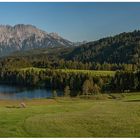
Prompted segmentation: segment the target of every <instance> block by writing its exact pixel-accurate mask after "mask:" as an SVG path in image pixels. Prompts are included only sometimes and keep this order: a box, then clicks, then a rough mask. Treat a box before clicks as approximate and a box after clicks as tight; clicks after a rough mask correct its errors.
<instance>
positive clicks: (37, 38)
mask: <svg viewBox="0 0 140 140" xmlns="http://www.w3.org/2000/svg"><path fill="white" fill-rule="evenodd" d="M72 44H73V43H72V42H70V41H68V40H66V39H64V38H62V37H60V36H59V35H58V34H57V33H47V32H46V31H43V30H40V29H38V28H36V27H35V26H33V25H24V24H18V25H15V26H9V25H0V55H5V54H9V53H11V52H13V51H17V50H29V49H34V48H45V47H60V46H63V47H70V46H72Z"/></svg>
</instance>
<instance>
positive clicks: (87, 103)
mask: <svg viewBox="0 0 140 140" xmlns="http://www.w3.org/2000/svg"><path fill="white" fill-rule="evenodd" d="M138 94H140V93H138ZM127 98H129V97H127V95H126V96H125V97H124V98H122V99H120V100H115V99H106V100H91V99H80V98H57V99H55V100H53V99H34V100H25V101H24V102H25V103H26V105H27V107H26V108H6V106H7V105H9V106H10V105H11V106H12V105H14V106H16V105H17V106H18V105H19V103H20V101H0V114H1V115H0V137H140V102H135V101H131V102H127ZM134 98H135V99H137V100H138V99H139V97H138V95H136V94H134V95H131V99H134ZM131 99H130V98H129V99H128V101H130V100H131Z"/></svg>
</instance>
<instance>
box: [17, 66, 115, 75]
mask: <svg viewBox="0 0 140 140" xmlns="http://www.w3.org/2000/svg"><path fill="white" fill-rule="evenodd" d="M31 69H33V70H36V71H40V70H45V69H44V68H34V67H29V68H22V69H20V70H24V71H26V70H31ZM53 70H54V71H60V72H67V73H84V74H87V73H88V74H90V75H92V76H108V75H109V76H113V75H114V74H115V71H101V70H76V69H53Z"/></svg>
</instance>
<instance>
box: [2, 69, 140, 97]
mask: <svg viewBox="0 0 140 140" xmlns="http://www.w3.org/2000/svg"><path fill="white" fill-rule="evenodd" d="M0 84H9V85H15V86H25V87H35V88H36V87H40V88H46V89H52V90H61V91H68V92H70V91H71V92H70V95H71V96H76V95H92V94H98V93H101V92H102V93H104V92H131V91H139V90H140V72H127V71H126V72H121V71H120V72H117V73H116V74H115V76H114V77H110V76H106V77H105V76H104V77H102V76H91V75H88V74H84V73H66V72H62V71H53V70H44V71H43V70H42V71H36V70H33V69H32V70H26V71H17V70H13V71H10V70H9V71H7V70H6V71H5V70H1V71H0Z"/></svg>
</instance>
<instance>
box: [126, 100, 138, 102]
mask: <svg viewBox="0 0 140 140" xmlns="http://www.w3.org/2000/svg"><path fill="white" fill-rule="evenodd" d="M124 102H140V100H128V101H124Z"/></svg>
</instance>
